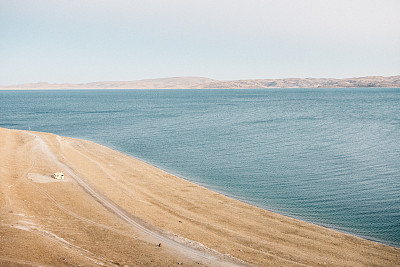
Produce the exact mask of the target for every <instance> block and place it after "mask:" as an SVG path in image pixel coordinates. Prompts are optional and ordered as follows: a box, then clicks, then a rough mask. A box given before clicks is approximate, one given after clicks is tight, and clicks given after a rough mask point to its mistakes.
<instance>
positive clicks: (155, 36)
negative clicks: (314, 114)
mask: <svg viewBox="0 0 400 267" xmlns="http://www.w3.org/2000/svg"><path fill="white" fill-rule="evenodd" d="M399 74H400V1H399V0H329V1H328V0H212V1H211V0H197V1H192V0H0V84H1V85H8V84H18V83H26V82H40V81H47V82H52V83H54V82H57V83H60V82H73V83H78V82H90V81H107V80H137V79H146V78H161V77H174V76H205V77H210V78H215V79H222V80H229V79H250V78H285V77H337V78H341V77H354V76H367V75H384V76H389V75H399Z"/></svg>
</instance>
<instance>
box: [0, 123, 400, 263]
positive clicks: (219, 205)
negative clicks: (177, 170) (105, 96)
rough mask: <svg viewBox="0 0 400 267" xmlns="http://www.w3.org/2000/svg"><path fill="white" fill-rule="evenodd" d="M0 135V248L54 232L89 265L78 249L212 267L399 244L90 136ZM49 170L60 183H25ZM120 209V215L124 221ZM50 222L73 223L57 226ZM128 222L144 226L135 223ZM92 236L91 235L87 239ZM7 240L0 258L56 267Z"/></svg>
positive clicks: (380, 257) (317, 257)
mask: <svg viewBox="0 0 400 267" xmlns="http://www.w3.org/2000/svg"><path fill="white" fill-rule="evenodd" d="M0 136H1V137H2V138H1V139H0V152H1V154H0V155H2V157H0V163H1V164H0V166H3V167H2V168H0V172H1V173H0V174H1V175H2V177H3V180H4V181H2V185H1V187H0V189H1V190H0V193H1V195H0V196H1V198H0V204H1V206H0V207H1V209H0V212H1V213H0V215H2V216H1V218H2V224H1V226H0V230H1V232H2V233H5V236H6V240H7V241H6V242H5V246H7V244H8V245H11V244H13V243H15V244H24V246H26V245H27V242H28V243H29V242H31V243H29V244H30V245H33V244H36V245H37V243H40V242H47V239H49V238H50V239H52V242H53V241H54V239H55V238H51V237H54V236H58V237H59V238H61V239H62V240H65V241H66V242H68V243H69V244H70V245H69V246H70V247H69V249H67V251H63V253H64V254H65V253H67V254H68V253H69V254H70V259H71V260H72V259H73V260H74V261H75V262H84V263H86V262H85V261H84V259H81V258H82V257H79V255H78V256H77V255H75V254H76V252H77V251H78V252H85V251H88V252H90V253H88V252H85V253H86V254H85V253H81V254H84V255H86V256H87V257H86V258H88V257H89V256H90V257H91V258H92V259H93V258H98V261H99V259H103V262H105V263H106V265H107V264H109V265H110V266H112V265H113V264H112V260H110V259H111V258H112V259H115V258H118V261H117V262H118V263H125V262H126V263H127V264H128V265H129V264H133V265H135V264H136V265H140V264H143V263H147V265H157V262H158V264H164V265H165V264H167V265H171V263H175V264H177V263H179V262H181V261H182V262H184V263H185V265H189V266H190V265H196V264H197V263H198V262H200V263H201V264H205V265H211V266H219V265H221V266H224V265H226V264H227V263H229V264H232V265H243V264H244V263H245V262H247V263H249V264H255V265H257V266H267V265H272V264H278V265H302V264H305V265H312V266H316V265H320V264H323V262H325V263H326V264H329V265H341V266H343V265H347V266H357V265H373V264H377V265H396V264H398V263H399V262H400V249H399V248H396V247H393V246H388V245H384V244H381V243H377V242H375V241H368V240H366V239H362V238H359V237H356V236H352V235H349V234H346V233H342V232H339V231H336V230H332V229H329V228H326V227H324V226H318V225H315V224H311V223H307V222H304V221H300V220H297V219H293V218H290V217H287V216H284V215H280V214H277V213H275V212H272V211H268V210H265V209H262V208H258V207H256V206H253V205H250V204H247V203H244V202H242V201H239V200H236V199H233V198H231V197H228V196H225V195H223V194H221V193H217V192H214V191H212V190H210V189H207V188H206V187H204V186H202V185H198V184H195V183H194V182H191V181H188V180H186V179H183V178H179V177H177V176H175V175H172V174H170V173H168V172H167V171H165V170H161V169H160V168H157V167H155V166H152V165H150V164H148V163H145V162H143V161H141V160H138V159H136V158H134V157H131V156H128V155H125V154H122V153H120V152H118V151H116V150H113V149H110V148H107V147H105V146H102V145H99V144H96V143H94V142H91V141H86V140H81V139H75V138H69V137H61V136H57V135H54V134H49V133H40V132H29V131H22V130H9V129H4V128H0ZM54 169H63V171H64V173H65V175H66V181H65V182H62V183H59V182H52V183H36V182H34V181H32V180H30V179H29V174H38V175H39V174H40V175H45V174H49V173H51V172H53V170H54ZM85 184H87V187H86V186H85ZM85 187H86V188H85ZM90 188H92V189H93V190H94V191H93V192H92V193H90V192H91V191H90V190H92V189H90ZM32 192H35V193H36V194H33V193H32ZM96 192H97V193H96ZM67 193H68V194H67ZM96 194H98V196H96ZM26 201H28V203H31V204H28V205H27V203H26ZM35 203H40V207H38V205H35ZM10 211H12V212H10ZM120 211H123V212H122V214H120V215H118V213H119V212H120ZM125 213H126V214H125ZM16 214H24V216H23V217H28V216H34V219H30V220H31V224H27V223H26V221H27V219H26V218H25V223H22V222H21V218H19V217H21V216H19V217H18V216H17V215H16ZM29 214H30V215H29ZM124 214H125V215H126V216H127V219H125V220H124V219H121V218H122V217H123V216H125V215H124ZM116 215H118V216H116ZM15 217H17V219H16V218H15ZM116 217H118V218H116ZM29 218H32V217H29ZM49 218H50V219H49ZM49 220H50V222H53V223H54V222H57V223H58V224H60V225H69V224H72V226H71V227H70V228H68V227H66V229H61V228H60V229H58V228H54V225H53V224H51V223H49ZM129 220H133V222H132V223H130V221H129ZM134 223H138V224H139V225H141V227H144V228H145V229H147V230H143V229H142V230H140V229H141V228H140V227H139V228H137V229H136V228H134V227H133V224H134ZM32 224H34V225H35V227H32ZM127 224H128V225H127ZM129 224H130V225H129ZM10 225H11V226H10ZM29 225H31V226H29ZM88 225H90V227H88ZM16 226H18V227H19V228H18V227H16ZM92 228H93V229H92ZM21 229H25V230H21ZM26 229H28V230H26ZM37 229H41V231H42V233H43V231H45V232H46V233H48V234H46V235H44V234H42V237H41V238H40V240H33V239H32V240H30V239H29V238H27V236H29V235H30V234H32V233H36V232H38V230H37ZM143 231H144V232H143ZM146 231H150V232H151V233H152V234H149V232H146ZM39 232H40V231H39ZM89 232H90V233H91V234H93V235H94V237H89V236H90V235H89ZM50 233H51V234H50ZM128 233H129V234H128ZM154 233H158V234H157V235H155V234H154ZM160 235H161V236H160ZM111 236H115V237H117V239H111V240H119V241H118V242H112V241H111V240H110V238H111ZM128 236H129V237H128ZM85 237H86V238H85ZM162 238H166V239H163V242H162V243H165V246H162V248H160V249H159V248H155V247H154V243H155V240H154V239H158V240H159V239H162ZM42 239H43V240H42ZM151 239H153V241H151ZM173 239H176V240H175V241H173V242H172V241H171V242H170V241H168V240H173ZM99 240H101V241H103V242H101V243H99ZM132 242H133V243H135V244H136V246H133V247H134V248H135V249H134V252H131V251H130V252H126V247H127V245H128V244H131V245H132ZM169 242H170V243H169ZM182 242H183V243H182ZM175 243H177V244H175ZM179 244H180V245H179ZM11 246H12V245H11ZM13 246H14V248H15V250H10V251H9V250H8V249H7V248H3V250H0V263H1V262H7V259H13V260H14V262H18V261H26V262H37V261H39V260H41V261H40V262H41V263H42V264H49V263H50V265H51V264H55V263H59V262H58V261H55V260H56V258H57V257H58V256H57V254H56V253H55V252H51V250H50V249H49V248H47V249H43V251H41V252H38V253H37V255H43V254H46V253H48V254H50V255H47V256H46V257H45V258H43V259H41V257H39V256H31V258H25V259H22V258H21V257H27V256H26V255H25V256H21V254H20V253H22V250H21V249H23V247H24V246H22V245H21V246H16V245H13ZM131 247H132V246H131ZM83 248H84V249H83ZM110 248H113V249H112V251H109V250H110ZM188 248H189V249H188ZM193 249H194V250H195V251H197V252H193V251H192V250H193ZM18 250H19V252H20V253H18ZM198 251H201V253H200V254H201V256H199V255H198V253H199V252H198ZM215 251H218V252H219V253H216V252H215ZM44 252H46V253H44ZM63 253H61V254H63ZM129 253H136V254H138V255H141V256H142V257H137V258H135V260H136V262H132V263H130V262H129V260H133V259H132V258H131V257H132V255H130V254H129ZM34 255H36V254H34ZM210 255H211V256H212V257H211V256H210ZM228 255H230V256H228ZM35 257H36V258H35ZM104 259H105V260H104ZM237 259H239V260H237ZM86 260H87V259H86ZM107 260H108V261H107ZM139 261H140V262H139ZM167 262H168V263H167ZM57 265H58V264H57ZM107 266H108V265H107Z"/></svg>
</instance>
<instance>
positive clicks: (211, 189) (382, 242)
mask: <svg viewBox="0 0 400 267" xmlns="http://www.w3.org/2000/svg"><path fill="white" fill-rule="evenodd" d="M71 138H73V137H71ZM83 140H86V139H83ZM90 141H91V140H90ZM91 142H94V143H97V144H100V145H102V146H105V147H108V148H110V149H112V150H115V151H118V152H120V153H122V154H125V155H127V156H129V157H132V158H135V159H137V160H139V161H142V162H144V163H146V164H148V165H151V166H152V167H154V168H157V169H159V170H161V171H163V172H165V173H167V174H169V175H173V176H176V177H177V178H179V179H182V180H185V181H187V182H190V183H193V184H195V185H197V186H201V187H204V188H205V189H207V190H210V191H213V192H215V193H218V194H221V195H223V196H225V197H228V198H231V199H234V200H237V201H240V202H243V203H245V204H248V205H251V206H254V207H256V208H259V209H262V210H265V211H267V212H272V213H276V214H279V215H282V216H285V217H288V218H291V219H294V220H299V221H302V222H305V223H310V224H313V225H316V226H320V227H324V228H327V229H330V230H333V231H337V232H340V233H343V234H347V235H351V236H354V237H357V238H361V239H365V240H367V241H371V242H375V243H378V244H382V245H386V246H391V247H394V248H398V249H400V244H399V245H396V244H394V243H391V242H390V241H386V240H380V239H378V238H374V237H370V236H363V235H358V234H356V233H352V232H351V231H347V230H345V229H342V228H340V227H337V226H336V225H334V224H329V223H318V222H315V221H312V220H307V219H306V218H302V217H300V216H294V215H291V214H289V213H284V212H281V211H279V210H275V209H270V208H265V207H262V205H258V204H257V203H255V202H251V201H248V200H246V199H244V198H240V197H238V196H236V195H234V194H230V193H229V192H225V191H223V190H219V189H217V188H213V185H212V184H207V183H201V182H197V181H195V179H190V178H188V177H186V176H184V175H180V174H178V173H175V172H174V170H170V169H168V168H164V167H163V166H160V165H158V164H156V163H153V162H152V161H151V160H147V159H142V158H140V157H138V156H136V155H133V154H130V153H129V152H127V151H124V152H123V151H120V150H119V149H118V148H116V147H112V146H107V145H104V144H101V143H100V142H96V141H91Z"/></svg>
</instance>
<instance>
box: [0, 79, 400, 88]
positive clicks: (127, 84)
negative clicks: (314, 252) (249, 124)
mask: <svg viewBox="0 0 400 267" xmlns="http://www.w3.org/2000/svg"><path fill="white" fill-rule="evenodd" d="M359 87H377V88H379V87H386V88H399V87H400V76H390V77H383V76H369V77H359V78H345V79H336V78H288V79H250V80H233V81H220V80H214V79H210V78H204V77H174V78H161V79H147V80H138V81H108V82H91V83H81V84H68V83H62V84H61V83H58V84H50V83H27V84H20V85H10V86H0V90H1V89H2V90H7V89H10V90H24V89H25V90H39V89H249V88H359Z"/></svg>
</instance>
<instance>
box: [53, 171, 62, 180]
mask: <svg viewBox="0 0 400 267" xmlns="http://www.w3.org/2000/svg"><path fill="white" fill-rule="evenodd" d="M51 177H53V178H54V179H57V180H64V173H62V172H55V173H53V175H52V176H51Z"/></svg>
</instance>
